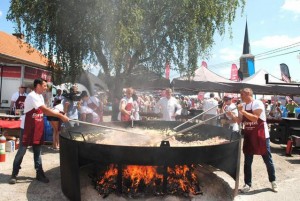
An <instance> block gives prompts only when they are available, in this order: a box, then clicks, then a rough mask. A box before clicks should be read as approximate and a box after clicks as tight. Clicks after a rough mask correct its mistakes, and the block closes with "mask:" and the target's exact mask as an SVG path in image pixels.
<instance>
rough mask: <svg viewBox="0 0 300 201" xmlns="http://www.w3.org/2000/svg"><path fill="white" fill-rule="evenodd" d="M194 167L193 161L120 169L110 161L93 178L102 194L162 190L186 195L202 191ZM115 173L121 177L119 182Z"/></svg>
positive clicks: (147, 193)
mask: <svg viewBox="0 0 300 201" xmlns="http://www.w3.org/2000/svg"><path fill="white" fill-rule="evenodd" d="M194 170H195V166H194V165H189V166H188V165H175V166H173V167H166V168H165V167H163V166H136V165H128V166H124V167H123V168H122V169H120V168H118V166H117V165H112V164H111V165H109V166H108V167H107V168H106V170H102V171H100V172H99V174H98V176H97V177H96V178H94V183H95V187H96V190H98V192H99V194H100V195H102V196H103V197H106V196H108V195H109V194H110V193H118V192H119V193H122V194H124V195H127V196H128V197H139V196H153V195H155V196H159V195H164V194H168V195H176V196H185V197H188V196H189V195H191V194H192V195H197V194H201V193H202V192H201V190H200V187H199V182H198V179H197V176H196V174H195V171H194ZM120 171H121V172H120ZM118 177H119V178H120V177H121V180H119V182H120V184H118ZM164 178H166V179H164ZM118 186H120V187H118ZM118 188H121V189H118Z"/></svg>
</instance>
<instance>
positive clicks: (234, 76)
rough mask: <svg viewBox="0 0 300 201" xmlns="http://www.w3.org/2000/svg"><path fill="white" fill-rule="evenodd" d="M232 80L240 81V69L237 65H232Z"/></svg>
mask: <svg viewBox="0 0 300 201" xmlns="http://www.w3.org/2000/svg"><path fill="white" fill-rule="evenodd" d="M230 80H232V81H239V75H238V68H237V66H236V64H232V65H231V75H230Z"/></svg>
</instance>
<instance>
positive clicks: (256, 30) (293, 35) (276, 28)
mask: <svg viewBox="0 0 300 201" xmlns="http://www.w3.org/2000/svg"><path fill="white" fill-rule="evenodd" d="M8 8H9V0H0V30H1V31H4V32H7V33H14V24H13V23H12V22H10V21H7V20H6V15H7V11H8ZM246 20H247V24H248V34H249V41H250V48H251V54H252V55H254V56H256V55H257V57H256V58H255V71H256V72H257V71H259V70H260V69H263V70H265V71H267V72H269V73H270V74H272V75H273V76H275V77H278V78H280V77H281V74H280V67H279V65H280V64H281V63H285V64H286V65H287V66H288V67H289V70H290V75H291V79H292V80H293V81H300V0H247V1H246V6H245V8H244V12H243V13H242V12H241V9H238V10H237V12H236V18H235V21H234V22H233V23H232V25H231V28H232V38H230V35H229V31H227V32H226V34H225V35H223V36H222V37H221V36H219V35H218V34H215V36H214V40H215V44H214V46H213V48H212V51H211V56H210V57H209V59H206V60H204V61H206V63H207V65H208V69H210V70H211V71H213V72H215V73H216V74H218V75H221V76H223V77H225V78H228V79H229V78H230V69H231V65H232V64H236V65H237V66H238V67H239V58H240V57H241V55H242V49H243V41H244V34H245V25H246ZM266 52H268V53H270V54H268V55H265V56H258V55H259V54H262V53H266ZM199 63H201V62H199ZM178 76H179V73H177V72H171V75H170V77H171V79H172V78H175V77H178Z"/></svg>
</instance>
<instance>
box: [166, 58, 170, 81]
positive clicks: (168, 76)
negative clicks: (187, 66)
mask: <svg viewBox="0 0 300 201" xmlns="http://www.w3.org/2000/svg"><path fill="white" fill-rule="evenodd" d="M166 78H167V79H170V63H169V61H166Z"/></svg>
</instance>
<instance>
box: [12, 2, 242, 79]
mask: <svg viewBox="0 0 300 201" xmlns="http://www.w3.org/2000/svg"><path fill="white" fill-rule="evenodd" d="M244 5H245V0H210V1H207V0H12V1H11V6H10V10H9V14H8V16H7V18H8V19H10V20H13V21H14V22H16V24H17V27H18V28H17V29H18V30H17V31H18V32H21V33H24V35H25V36H26V39H27V40H28V41H29V42H30V43H32V44H33V45H34V46H35V47H36V48H38V49H39V50H42V51H44V52H47V55H48V56H49V58H53V59H54V58H55V59H54V60H55V61H56V62H57V63H58V64H59V66H61V67H63V71H64V72H66V73H65V74H62V76H63V78H64V80H65V79H66V78H67V75H71V76H70V77H71V79H75V78H76V75H78V74H79V73H80V71H81V70H82V64H83V63H87V62H91V61H97V62H98V63H99V64H100V66H101V71H102V72H104V73H105V75H106V76H116V77H118V78H122V77H126V76H122V75H128V74H130V73H131V72H132V69H133V67H134V66H135V65H136V64H143V65H145V66H146V67H147V68H148V69H149V70H151V71H154V72H156V73H158V74H161V75H162V74H163V72H164V66H165V62H166V60H169V61H171V63H172V68H173V69H175V70H178V71H180V72H181V73H188V74H192V73H193V72H194V70H195V69H196V68H197V60H198V59H199V58H206V57H208V56H209V52H210V50H211V47H212V45H213V44H214V40H213V36H214V34H215V32H218V33H219V34H220V35H223V34H224V33H225V31H226V27H227V24H228V25H230V24H231V23H232V22H233V20H234V18H235V13H236V10H237V8H238V7H242V8H243V6H244ZM229 27H230V26H229Z"/></svg>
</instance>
